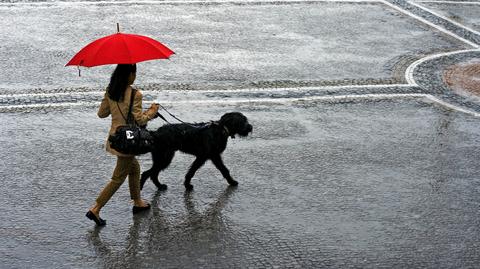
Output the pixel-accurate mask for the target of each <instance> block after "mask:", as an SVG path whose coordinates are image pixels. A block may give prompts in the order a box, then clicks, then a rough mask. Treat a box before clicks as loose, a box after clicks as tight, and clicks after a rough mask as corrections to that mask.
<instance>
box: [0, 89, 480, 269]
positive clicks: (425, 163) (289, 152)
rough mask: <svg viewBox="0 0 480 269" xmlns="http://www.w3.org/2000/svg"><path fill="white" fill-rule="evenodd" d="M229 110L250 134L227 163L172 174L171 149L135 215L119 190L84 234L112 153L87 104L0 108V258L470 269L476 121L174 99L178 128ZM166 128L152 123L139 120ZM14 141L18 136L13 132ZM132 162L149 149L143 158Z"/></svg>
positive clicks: (364, 106)
mask: <svg viewBox="0 0 480 269" xmlns="http://www.w3.org/2000/svg"><path fill="white" fill-rule="evenodd" d="M232 110H236V111H241V112H243V113H244V114H245V115H246V116H247V117H248V118H249V121H250V122H251V123H252V124H253V125H254V133H253V134H252V137H249V138H247V139H235V140H231V141H230V144H229V147H228V148H227V150H226V152H225V154H224V160H225V164H226V165H227V167H229V169H230V170H231V173H232V175H233V176H234V178H235V179H237V180H238V181H239V182H240V185H239V186H238V187H237V188H230V187H228V185H227V184H226V183H225V181H224V180H223V179H222V178H221V175H220V173H219V172H218V171H217V170H216V169H215V168H214V166H213V165H211V164H207V165H206V166H205V167H203V168H202V169H200V170H199V171H198V173H197V175H196V176H195V178H194V179H193V182H192V183H193V184H194V185H195V191H194V192H192V193H185V191H184V188H183V185H182V178H183V176H184V174H185V173H186V171H187V169H188V165H189V164H190V163H191V161H192V159H193V158H192V157H191V156H187V155H184V154H178V155H177V156H176V157H175V159H174V162H173V163H172V165H171V167H170V168H169V169H167V170H166V171H164V172H162V173H161V174H160V180H161V181H162V182H163V183H166V184H168V185H169V189H168V190H167V191H164V192H158V191H157V190H156V189H155V187H154V185H153V184H151V182H147V185H146V186H145V188H144V190H143V192H142V193H143V196H144V198H145V199H147V200H149V201H150V202H151V203H152V205H153V207H152V210H150V212H146V213H145V214H142V215H138V216H132V214H131V204H129V203H128V201H129V193H128V190H127V185H128V184H124V186H122V188H121V189H120V190H119V191H118V192H117V193H116V194H115V196H114V197H113V198H112V200H111V201H110V202H109V204H108V205H107V206H106V207H105V209H104V211H103V213H102V214H103V215H102V217H104V218H105V219H107V221H108V224H107V226H106V227H104V228H102V229H97V228H95V227H94V225H93V223H92V222H91V221H88V220H87V219H86V218H85V217H84V214H85V211H86V209H87V208H88V207H89V206H90V205H91V203H93V201H94V199H95V197H96V195H97V194H98V191H99V190H100V188H101V187H103V185H104V184H105V183H106V182H107V180H108V178H109V176H110V173H111V170H112V169H113V166H114V161H115V160H114V158H112V157H109V156H108V155H107V154H106V153H105V152H104V150H103V149H102V146H103V143H104V139H105V136H106V132H107V129H108V124H109V121H108V120H102V119H98V118H96V115H95V111H94V110H93V109H66V110H62V111H51V112H46V113H44V112H37V113H24V114H21V116H19V114H10V113H3V114H0V122H1V123H2V125H3V133H4V135H3V136H1V137H0V142H1V143H2V145H3V147H2V153H3V154H2V156H4V157H2V160H1V162H0V163H1V164H2V169H1V170H0V177H1V178H3V179H4V183H3V184H2V185H1V186H0V202H1V203H2V204H3V205H4V206H3V207H2V209H1V210H2V212H1V214H2V215H3V216H6V217H5V218H2V222H1V223H0V235H1V237H2V241H3V242H2V245H0V253H2V255H1V256H0V265H1V267H5V266H6V267H24V266H27V267H28V266H29V265H31V264H35V266H36V267H38V268H63V267H68V268H144V267H160V266H161V267H162V268H185V267H187V268H225V267H242V268H248V267H255V268H257V267H276V266H280V267H302V268H305V267H317V268H318V267H328V266H330V267H403V268H405V267H475V266H476V265H477V264H478V263H479V262H480V260H479V257H480V255H479V254H480V253H479V249H480V248H478V242H480V237H479V236H480V231H479V227H480V223H479V219H480V218H479V217H480V215H479V214H480V211H479V207H478V197H480V195H479V194H480V181H479V180H478V174H479V172H480V166H479V165H478V156H479V154H480V147H479V146H478V143H477V142H478V140H479V135H480V125H479V121H478V118H476V117H474V116H471V115H468V114H462V113H459V112H455V111H451V110H446V109H444V108H442V107H438V106H436V105H435V104H432V103H430V102H429V101H428V100H427V99H419V98H411V99H401V100H398V101H397V100H362V101H358V100H357V101H355V100H349V101H345V100H340V101H336V102H325V101H297V102H290V103H283V104H273V103H269V104H265V105H264V104H262V103H258V102H257V103H255V104H234V103H232V104H217V105H216V106H210V105H208V104H201V103H199V104H196V105H195V106H192V105H191V104H184V105H181V104H179V105H178V106H176V107H175V111H174V112H176V113H177V116H179V117H181V118H182V119H185V120H187V121H206V120H210V119H217V118H218V117H219V116H220V115H222V114H223V113H225V112H228V111H232ZM160 125H162V122H161V121H160V120H158V121H155V122H153V123H152V124H151V125H150V126H149V128H152V129H154V128H156V127H158V126H160ZM12 137H15V139H12ZM140 163H141V165H142V168H143V169H145V168H147V167H148V166H149V165H150V164H151V161H150V158H149V156H142V157H140Z"/></svg>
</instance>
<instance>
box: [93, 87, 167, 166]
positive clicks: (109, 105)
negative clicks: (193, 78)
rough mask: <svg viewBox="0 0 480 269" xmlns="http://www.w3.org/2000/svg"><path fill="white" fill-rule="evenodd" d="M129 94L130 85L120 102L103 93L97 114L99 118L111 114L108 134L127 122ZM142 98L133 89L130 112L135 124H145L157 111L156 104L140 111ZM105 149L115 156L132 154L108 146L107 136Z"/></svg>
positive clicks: (113, 132) (130, 92) (139, 93)
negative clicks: (133, 94) (133, 95)
mask: <svg viewBox="0 0 480 269" xmlns="http://www.w3.org/2000/svg"><path fill="white" fill-rule="evenodd" d="M131 94H132V87H130V86H129V87H128V88H127V90H126V91H125V95H124V97H123V100H122V101H120V102H116V101H113V100H112V99H110V98H109V97H108V93H105V96H104V97H103V99H102V103H101V105H100V108H99V109H98V113H97V115H98V116H99V117H100V118H106V117H108V116H109V115H112V126H111V127H110V131H109V132H108V134H109V136H110V135H113V134H115V130H117V128H118V127H119V126H122V125H126V124H127V123H126V120H125V119H124V117H125V118H127V114H128V107H129V105H130V97H131ZM142 98H143V95H142V93H141V92H140V91H139V90H138V89H137V90H136V91H135V97H134V99H133V106H132V114H133V117H134V119H135V120H136V121H137V124H139V125H145V124H147V122H148V121H149V120H151V119H153V118H154V117H155V115H156V114H157V112H158V106H157V107H150V108H149V109H148V110H147V111H142ZM120 112H121V113H120ZM122 114H123V116H122ZM106 150H107V151H108V152H110V153H111V154H113V155H116V156H121V157H128V156H132V155H127V154H123V153H120V152H118V151H116V150H114V149H112V148H110V143H109V142H108V137H107V143H106Z"/></svg>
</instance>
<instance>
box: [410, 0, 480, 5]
mask: <svg viewBox="0 0 480 269" xmlns="http://www.w3.org/2000/svg"><path fill="white" fill-rule="evenodd" d="M415 2H417V3H432V4H460V5H480V2H471V1H430V0H420V1H415Z"/></svg>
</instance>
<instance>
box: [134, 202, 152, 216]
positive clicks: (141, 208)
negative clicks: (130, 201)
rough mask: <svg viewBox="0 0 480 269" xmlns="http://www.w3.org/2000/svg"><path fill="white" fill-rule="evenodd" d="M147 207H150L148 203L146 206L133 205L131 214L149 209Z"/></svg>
mask: <svg viewBox="0 0 480 269" xmlns="http://www.w3.org/2000/svg"><path fill="white" fill-rule="evenodd" d="M149 209H150V204H147V206H133V208H132V212H133V214H137V213H140V212H142V211H145V210H149Z"/></svg>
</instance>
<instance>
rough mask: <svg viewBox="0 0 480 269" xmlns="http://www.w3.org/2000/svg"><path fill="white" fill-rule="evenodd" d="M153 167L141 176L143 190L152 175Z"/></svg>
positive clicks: (141, 188)
mask: <svg viewBox="0 0 480 269" xmlns="http://www.w3.org/2000/svg"><path fill="white" fill-rule="evenodd" d="M152 168H153V167H152ZM152 168H150V169H148V170H147V171H145V172H143V173H142V176H141V177H140V190H143V185H145V182H146V181H147V179H148V178H149V177H150V173H151V171H152Z"/></svg>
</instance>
